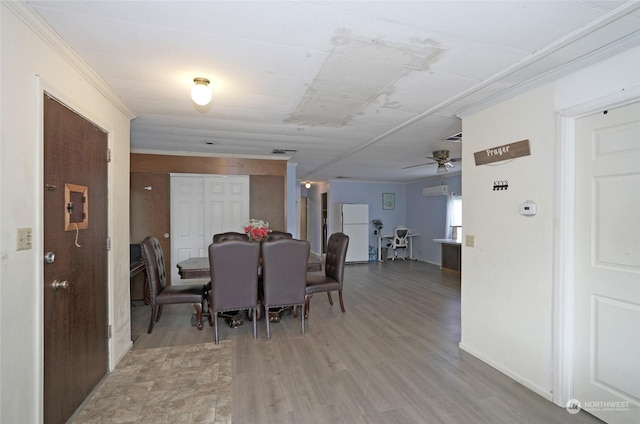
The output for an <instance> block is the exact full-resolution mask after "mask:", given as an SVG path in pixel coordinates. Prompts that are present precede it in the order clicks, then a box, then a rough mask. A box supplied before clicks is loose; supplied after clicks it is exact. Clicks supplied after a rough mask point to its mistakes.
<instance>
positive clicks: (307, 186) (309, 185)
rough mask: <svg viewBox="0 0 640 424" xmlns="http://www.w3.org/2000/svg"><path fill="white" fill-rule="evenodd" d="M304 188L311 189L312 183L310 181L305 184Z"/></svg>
mask: <svg viewBox="0 0 640 424" xmlns="http://www.w3.org/2000/svg"><path fill="white" fill-rule="evenodd" d="M304 188H306V189H310V188H311V183H310V182H309V181H307V182H306V183H304Z"/></svg>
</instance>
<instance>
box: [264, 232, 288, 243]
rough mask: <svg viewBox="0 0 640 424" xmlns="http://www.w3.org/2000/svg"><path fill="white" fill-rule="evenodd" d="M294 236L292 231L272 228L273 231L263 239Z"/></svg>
mask: <svg viewBox="0 0 640 424" xmlns="http://www.w3.org/2000/svg"><path fill="white" fill-rule="evenodd" d="M292 238H293V234H291V233H287V232H285V231H277V230H272V231H269V235H268V236H267V237H265V239H264V240H263V241H266V240H280V239H292Z"/></svg>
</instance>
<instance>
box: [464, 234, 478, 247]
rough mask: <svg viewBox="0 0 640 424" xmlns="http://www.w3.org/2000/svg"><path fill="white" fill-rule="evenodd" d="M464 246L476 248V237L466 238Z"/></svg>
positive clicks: (468, 236) (469, 236)
mask: <svg viewBox="0 0 640 424" xmlns="http://www.w3.org/2000/svg"><path fill="white" fill-rule="evenodd" d="M464 245H465V246H467V247H475V245H476V237H475V236H472V235H468V234H467V235H466V236H465V237H464Z"/></svg>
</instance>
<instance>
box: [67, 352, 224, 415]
mask: <svg viewBox="0 0 640 424" xmlns="http://www.w3.org/2000/svg"><path fill="white" fill-rule="evenodd" d="M231 343H232V342H231V341H230V340H227V341H223V342H221V343H220V344H219V345H215V344H214V343H205V344H197V345H188V346H172V347H161V348H154V349H140V350H131V351H129V352H128V353H127V354H126V355H125V357H124V358H123V359H122V361H120V363H119V364H118V366H117V367H116V369H115V370H114V371H113V372H111V373H110V374H109V375H108V376H107V377H106V378H105V379H104V380H103V381H102V382H101V383H100V385H99V386H98V387H97V388H96V390H95V391H94V392H93V394H92V395H91V396H90V397H89V398H88V399H87V400H86V401H85V402H84V404H83V406H82V407H81V408H80V409H79V410H78V411H77V412H76V413H75V414H74V416H73V417H72V418H71V420H70V421H69V423H75V424H80V423H82V424H86V423H100V424H107V423H120V424H122V423H215V424H218V423H224V424H228V423H231V418H232V417H231V354H232V345H231Z"/></svg>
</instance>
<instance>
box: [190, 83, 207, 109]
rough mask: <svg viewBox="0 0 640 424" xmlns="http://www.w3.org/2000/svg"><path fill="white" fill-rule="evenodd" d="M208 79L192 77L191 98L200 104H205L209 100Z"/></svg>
mask: <svg viewBox="0 0 640 424" xmlns="http://www.w3.org/2000/svg"><path fill="white" fill-rule="evenodd" d="M209 83H210V81H209V80H208V79H206V78H194V79H193V88H191V99H192V100H193V101H194V102H195V103H196V104H198V105H200V106H206V105H208V104H209V102H211V89H210V88H209Z"/></svg>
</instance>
